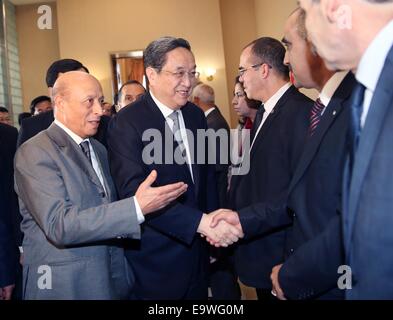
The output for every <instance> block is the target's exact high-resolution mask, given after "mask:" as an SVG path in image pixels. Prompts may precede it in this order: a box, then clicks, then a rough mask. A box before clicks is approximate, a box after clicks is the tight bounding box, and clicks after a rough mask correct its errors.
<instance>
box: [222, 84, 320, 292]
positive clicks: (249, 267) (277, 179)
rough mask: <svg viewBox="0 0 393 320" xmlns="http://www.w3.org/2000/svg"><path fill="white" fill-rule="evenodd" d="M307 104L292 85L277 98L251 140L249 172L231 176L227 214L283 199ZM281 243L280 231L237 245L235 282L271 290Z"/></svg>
mask: <svg viewBox="0 0 393 320" xmlns="http://www.w3.org/2000/svg"><path fill="white" fill-rule="evenodd" d="M312 105H313V102H312V100H310V99H309V98H307V97H306V96H305V95H303V94H302V93H300V92H298V90H297V89H296V88H295V87H294V86H291V87H290V88H289V89H288V90H287V91H286V92H285V93H284V95H283V96H282V97H281V98H280V100H279V101H278V102H277V104H276V106H275V107H274V109H273V112H272V113H271V114H270V115H269V116H268V118H267V119H266V121H265V123H264V124H263V126H262V128H261V130H260V132H259V133H258V135H257V137H256V139H255V142H254V146H253V147H252V149H251V154H250V171H249V173H248V174H247V175H244V176H233V177H232V181H231V189H230V192H229V204H230V207H231V208H232V209H234V210H239V209H242V208H245V207H247V206H250V205H252V204H255V203H258V202H268V203H282V202H284V201H285V200H286V198H287V192H288V187H289V183H290V181H291V178H292V177H293V174H294V171H295V168H296V165H297V163H298V160H299V157H300V155H301V152H302V150H303V146H304V142H305V139H306V133H307V129H308V118H309V112H310V109H311V107H312ZM289 223H290V222H289ZM284 241H285V230H284V228H283V227H280V228H277V229H272V230H270V231H269V232H268V233H265V234H260V235H258V236H256V237H253V238H251V239H250V238H249V239H245V240H244V241H241V242H240V243H239V246H238V247H237V248H236V250H235V264H236V270H237V272H238V274H239V277H240V280H241V281H242V282H243V283H245V284H246V285H249V286H252V287H256V288H266V289H267V288H270V287H271V281H270V273H271V270H272V267H273V266H275V265H276V264H279V263H281V262H282V261H283V258H284Z"/></svg>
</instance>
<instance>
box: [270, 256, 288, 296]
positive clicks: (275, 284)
mask: <svg viewBox="0 0 393 320" xmlns="http://www.w3.org/2000/svg"><path fill="white" fill-rule="evenodd" d="M281 267H282V264H279V265H277V266H275V267H274V268H273V270H272V274H271V275H270V279H271V280H272V284H273V290H272V294H275V296H276V297H277V298H278V299H280V300H287V299H286V298H285V295H284V292H283V291H282V289H281V287H280V283H279V282H278V273H279V272H280V269H281Z"/></svg>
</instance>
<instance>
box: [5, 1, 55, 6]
mask: <svg viewBox="0 0 393 320" xmlns="http://www.w3.org/2000/svg"><path fill="white" fill-rule="evenodd" d="M55 1H56V0H10V2H11V3H12V4H14V5H16V6H20V5H24V4H33V3H46V2H55Z"/></svg>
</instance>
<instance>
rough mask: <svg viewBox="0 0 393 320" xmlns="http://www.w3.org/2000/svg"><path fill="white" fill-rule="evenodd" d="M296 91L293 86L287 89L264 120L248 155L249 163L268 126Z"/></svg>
mask: <svg viewBox="0 0 393 320" xmlns="http://www.w3.org/2000/svg"><path fill="white" fill-rule="evenodd" d="M294 90H295V91H296V90H297V89H296V88H295V87H294V86H291V87H289V89H288V90H287V91H286V92H285V93H284V95H283V96H282V97H281V98H280V100H278V102H277V103H276V105H275V106H274V108H273V110H272V112H270V114H269V115H268V117H267V118H266V120H265V122H264V123H263V125H262V128H261V130H259V132H258V134H257V136H256V138H255V142H254V145H253V146H252V149H251V153H250V161H252V158H253V156H254V154H255V152H257V147H258V146H259V145H260V144H261V142H262V141H263V140H264V138H265V136H266V135H265V133H266V132H267V131H268V130H269V128H270V126H271V125H272V124H273V122H274V120H275V119H276V118H277V116H278V115H279V114H280V112H281V109H282V107H283V106H285V103H286V102H287V101H288V99H289V98H290V96H291V95H292V93H293V92H294Z"/></svg>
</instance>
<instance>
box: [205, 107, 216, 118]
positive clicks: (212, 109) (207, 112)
mask: <svg viewBox="0 0 393 320" xmlns="http://www.w3.org/2000/svg"><path fill="white" fill-rule="evenodd" d="M214 109H215V108H214V107H212V108H210V109H209V110H206V111H205V117H206V118H207V116H208V115H209V114H211V113H212V112H213V111H214Z"/></svg>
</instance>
